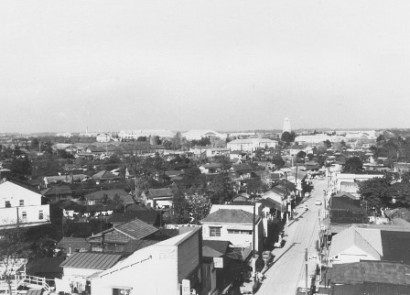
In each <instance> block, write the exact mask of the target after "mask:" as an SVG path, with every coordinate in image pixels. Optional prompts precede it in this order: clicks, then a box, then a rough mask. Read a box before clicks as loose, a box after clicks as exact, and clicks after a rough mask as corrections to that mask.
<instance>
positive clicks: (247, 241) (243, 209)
mask: <svg viewBox="0 0 410 295" xmlns="http://www.w3.org/2000/svg"><path fill="white" fill-rule="evenodd" d="M261 209H262V207H261V204H260V203H256V204H255V214H254V213H253V210H254V206H253V205H213V206H212V208H211V210H210V214H209V215H208V216H207V217H205V218H204V219H202V220H201V224H202V236H203V239H204V240H216V241H229V242H231V243H232V246H233V247H235V248H239V249H241V251H242V253H243V258H244V259H245V258H247V256H248V255H249V254H250V253H251V251H252V250H253V240H254V241H255V242H254V246H255V247H254V248H255V250H256V251H259V250H261V249H262V245H263V224H262V218H261V217H260V216H261V214H262V211H261ZM254 231H255V236H253V232H254Z"/></svg>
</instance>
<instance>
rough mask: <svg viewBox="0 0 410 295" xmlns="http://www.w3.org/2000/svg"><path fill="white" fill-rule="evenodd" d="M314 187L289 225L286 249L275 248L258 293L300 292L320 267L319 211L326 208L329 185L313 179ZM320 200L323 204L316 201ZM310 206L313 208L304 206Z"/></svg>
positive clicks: (286, 227)
mask: <svg viewBox="0 0 410 295" xmlns="http://www.w3.org/2000/svg"><path fill="white" fill-rule="evenodd" d="M313 186H314V189H313V191H312V192H311V196H310V197H309V198H308V199H305V201H304V202H302V203H301V204H300V205H299V206H298V208H296V211H297V215H296V216H295V219H294V220H291V221H290V222H289V223H288V225H285V229H284V230H285V237H284V240H285V241H286V243H285V245H284V247H283V248H275V249H274V250H273V251H272V254H273V255H274V260H273V265H272V267H271V268H270V269H269V270H268V271H267V272H266V273H265V277H266V278H265V280H264V281H263V283H262V286H261V287H260V289H259V290H258V292H257V293H256V294H257V295H271V294H286V295H287V294H289V295H291V294H296V289H297V288H298V287H303V288H305V286H306V282H308V283H307V284H308V287H310V281H311V275H312V274H313V273H314V272H315V270H316V263H317V257H318V253H317V250H316V246H315V245H316V241H317V240H318V237H319V214H320V210H324V209H323V208H324V196H323V191H324V190H325V189H326V188H327V182H326V181H325V180H324V179H314V180H313ZM316 201H320V202H321V205H316V204H315V202H316ZM305 205H307V206H308V208H309V210H307V211H305V209H304V208H303V207H304V206H305ZM306 249H307V251H308V277H307V280H306V271H305V265H306V264H305V252H306Z"/></svg>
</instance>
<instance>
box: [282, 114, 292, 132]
mask: <svg viewBox="0 0 410 295" xmlns="http://www.w3.org/2000/svg"><path fill="white" fill-rule="evenodd" d="M291 131H292V128H291V127H290V120H289V118H285V119H283V130H282V133H284V132H289V133H290V132H291Z"/></svg>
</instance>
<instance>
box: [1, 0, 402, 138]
mask: <svg viewBox="0 0 410 295" xmlns="http://www.w3.org/2000/svg"><path fill="white" fill-rule="evenodd" d="M409 13H410V1H409V0H404V1H400V0H395V1H377V0H369V1H361V0H340V1H332V0H323V1H313V0H258V1H253V0H247V1H243V0H130V1H127V0H121V1H118V0H113V1H106V0H95V1H84V0H81V1H80V0H79V1H75V0H74V1H73V0H71V1H57V0H50V1H38V0H36V1H16V0H11V1H6V0H2V1H1V2H0V102H1V107H0V110H1V116H0V132H12V131H17V132H23V133H29V132H40V131H56V132H65V131H84V130H85V128H86V127H87V126H88V129H89V130H90V131H99V130H101V131H119V130H123V129H125V130H129V129H170V130H189V129H214V130H220V131H224V130H250V129H274V128H275V129H280V128H282V123H283V119H284V117H289V118H290V120H291V124H292V128H318V127H329V128H389V127H410V17H409Z"/></svg>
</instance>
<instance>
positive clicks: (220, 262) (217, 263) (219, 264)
mask: <svg viewBox="0 0 410 295" xmlns="http://www.w3.org/2000/svg"><path fill="white" fill-rule="evenodd" d="M214 267H215V268H224V259H223V257H214Z"/></svg>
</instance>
